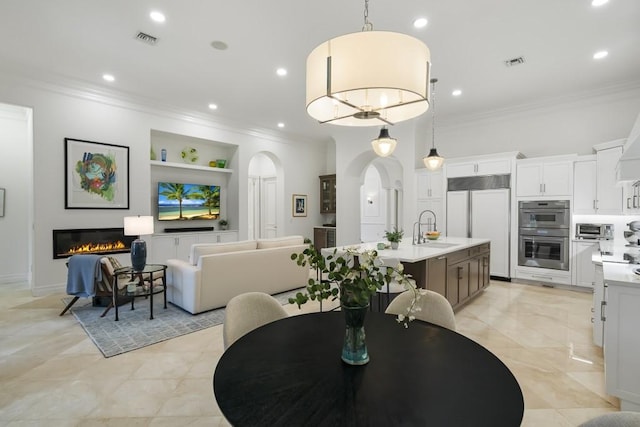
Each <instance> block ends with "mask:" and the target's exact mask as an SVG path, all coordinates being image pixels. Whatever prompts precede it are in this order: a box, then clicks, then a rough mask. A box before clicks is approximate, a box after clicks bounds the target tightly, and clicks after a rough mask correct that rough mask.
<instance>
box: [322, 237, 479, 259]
mask: <svg viewBox="0 0 640 427" xmlns="http://www.w3.org/2000/svg"><path fill="white" fill-rule="evenodd" d="M490 241H491V240H490V239H471V238H466V237H441V238H439V239H438V240H428V241H427V243H423V244H420V245H412V244H411V241H410V240H407V241H402V242H400V246H399V247H398V249H395V250H394V249H382V250H378V249H377V245H378V243H385V244H388V242H387V241H382V242H370V243H360V244H356V245H346V246H338V248H337V249H338V253H340V252H343V251H345V250H346V249H349V248H358V249H359V250H363V251H365V250H370V249H376V250H377V251H378V255H379V256H380V257H381V258H395V259H398V260H399V261H403V262H418V261H423V260H426V259H429V258H436V257H439V256H441V255H445V254H448V253H451V252H456V251H459V250H462V249H468V248H470V247H472V246H477V245H482V244H484V243H489V242H490ZM442 245H447V247H442ZM449 245H450V246H449ZM334 249H336V248H325V249H322V254H323V255H325V256H326V255H328V254H331V253H333V250H334Z"/></svg>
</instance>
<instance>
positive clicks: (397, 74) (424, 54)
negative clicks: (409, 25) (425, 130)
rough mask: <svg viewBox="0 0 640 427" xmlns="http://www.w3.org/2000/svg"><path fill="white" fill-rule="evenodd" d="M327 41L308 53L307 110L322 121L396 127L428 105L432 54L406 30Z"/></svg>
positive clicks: (369, 28) (369, 31)
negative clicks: (404, 32)
mask: <svg viewBox="0 0 640 427" xmlns="http://www.w3.org/2000/svg"><path fill="white" fill-rule="evenodd" d="M368 4H369V1H368V0H365V13H364V22H365V25H364V27H363V28H362V32H359V33H352V34H346V35H343V36H339V37H336V38H333V39H331V40H329V41H326V42H324V43H322V44H321V45H319V46H318V47H316V48H315V49H314V50H313V51H312V52H311V53H310V54H309V56H308V57H307V100H306V102H307V113H308V114H309V115H310V116H311V117H313V118H314V119H316V120H318V121H319V122H320V123H331V124H334V125H342V126H383V125H393V124H395V123H398V122H402V121H404V120H408V119H412V118H414V117H417V116H419V115H421V114H423V113H424V112H425V111H427V110H428V109H429V79H430V77H429V74H430V68H431V63H430V61H431V55H430V52H429V48H427V46H426V45H425V44H424V43H423V42H422V41H420V40H418V39H416V38H414V37H411V36H408V35H406V34H401V33H394V32H389V31H373V24H371V22H369V20H368Z"/></svg>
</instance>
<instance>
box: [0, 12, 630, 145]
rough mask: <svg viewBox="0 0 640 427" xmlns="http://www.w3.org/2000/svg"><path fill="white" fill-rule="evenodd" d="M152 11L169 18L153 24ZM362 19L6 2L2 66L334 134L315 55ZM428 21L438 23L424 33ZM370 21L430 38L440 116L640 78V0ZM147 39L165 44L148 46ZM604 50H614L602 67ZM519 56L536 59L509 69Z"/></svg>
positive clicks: (180, 106)
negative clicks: (319, 103) (321, 116)
mask: <svg viewBox="0 0 640 427" xmlns="http://www.w3.org/2000/svg"><path fill="white" fill-rule="evenodd" d="M152 10H159V11H161V12H163V13H164V14H165V16H166V21H165V22H164V23H162V24H159V23H155V22H153V21H151V20H150V19H149V13H150V12H151V11H152ZM363 12H364V0H322V1H317V2H311V1H306V0H271V1H265V0H245V1H221V0H188V1H176V0H153V1H152V0H135V1H131V0H109V1H99V0H56V1H51V0H2V2H0V39H1V40H2V43H0V71H4V72H9V73H19V74H23V75H26V76H28V77H33V78H37V79H44V80H47V81H53V82H65V83H73V84H75V85H80V86H82V87H92V86H94V85H95V86H96V88H97V89H98V90H101V91H106V92H112V91H116V92H118V93H121V94H124V95H125V96H127V97H132V98H133V99H136V100H139V101H142V102H145V103H149V104H151V105H155V106H160V107H163V108H171V109H173V110H178V111H182V112H187V113H189V114H193V115H197V116H206V117H210V118H212V119H215V120H220V121H222V122H225V123H230V124H234V125H236V124H238V125H240V126H242V127H243V128H248V129H260V130H268V131H271V132H274V133H278V132H286V133H288V135H289V136H292V137H294V138H299V139H301V140H324V139H326V138H328V137H330V135H331V132H332V131H335V126H333V125H326V124H325V125H320V124H318V123H317V122H315V121H314V120H313V119H311V118H310V117H309V116H308V115H307V114H306V111H305V63H306V58H307V55H308V54H309V52H310V51H311V50H312V49H313V48H314V47H316V46H317V45H319V44H320V43H322V42H324V41H326V40H327V39H330V38H333V37H336V36H339V35H343V34H346V33H351V32H357V31H360V30H361V28H362V25H363V23H364V17H363ZM418 17H426V18H427V19H428V21H429V23H428V25H427V27H426V28H423V29H420V30H418V29H415V28H413V25H412V22H413V20H414V19H415V18H418ZM369 20H370V21H371V22H372V23H373V25H374V29H375V30H389V31H396V32H401V33H406V34H409V35H412V36H414V37H417V38H419V39H421V40H422V41H424V42H425V43H426V44H427V46H428V47H429V49H430V50H431V60H432V75H433V77H437V78H438V79H439V83H438V85H437V87H436V92H437V97H436V100H437V112H438V116H439V117H441V118H446V117H453V116H459V115H460V116H462V115H473V114H477V113H486V112H490V111H493V110H502V109H505V108H512V107H514V106H527V105H540V104H541V103H543V104H544V103H545V102H556V101H557V100H558V99H562V98H566V97H572V96H576V95H579V96H583V95H585V94H589V93H591V92H593V91H597V92H599V93H602V92H603V91H605V92H606V91H620V90H624V89H625V88H628V87H634V86H636V87H637V85H638V84H640V1H638V0H610V2H609V3H608V4H606V5H604V6H602V7H599V8H595V7H592V6H591V0H537V1H530V0H447V1H425V0H402V1H398V0H371V1H370V3H369ZM139 31H142V32H144V33H147V34H150V35H152V36H155V37H157V38H158V42H157V43H156V44H155V45H154V46H150V45H148V44H145V43H143V42H141V41H139V40H137V39H136V38H135V36H136V34H137V33H138V32H139ZM213 41H223V42H225V43H226V44H227V45H228V49H226V50H216V49H214V48H213V47H212V46H211V42H213ZM600 50H607V51H608V52H609V55H608V56H607V57H606V58H604V59H602V60H594V59H593V57H592V56H593V54H594V53H595V52H596V51H600ZM518 56H523V57H524V59H525V63H524V64H521V65H518V66H513V67H507V66H505V64H504V61H505V60H508V59H510V58H514V57H518ZM399 66H401V65H400V64H399ZM279 67H285V68H286V69H287V70H288V74H287V76H286V77H279V76H278V75H276V69H277V68H279ZM104 73H111V74H113V75H114V76H115V81H114V82H112V83H107V82H105V81H104V80H102V75H103V74H104ZM454 89H460V90H462V95H461V96H459V97H453V96H452V95H451V92H452V91H453V90H454ZM209 103H215V104H217V105H218V109H217V110H215V111H213V110H210V109H209V108H208V104H209ZM279 122H282V123H284V124H285V127H284V128H282V129H279V128H278V127H277V123H279ZM368 133H371V134H373V133H374V132H371V130H368Z"/></svg>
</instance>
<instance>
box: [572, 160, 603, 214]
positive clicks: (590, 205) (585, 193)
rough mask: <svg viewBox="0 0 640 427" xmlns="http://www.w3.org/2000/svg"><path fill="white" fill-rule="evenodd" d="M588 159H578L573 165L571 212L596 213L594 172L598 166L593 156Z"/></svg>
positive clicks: (595, 172)
mask: <svg viewBox="0 0 640 427" xmlns="http://www.w3.org/2000/svg"><path fill="white" fill-rule="evenodd" d="M588 157H589V160H578V161H577V162H576V163H575V165H574V167H573V213H574V214H582V215H588V214H594V213H596V199H597V196H596V174H597V170H598V167H597V165H596V159H595V156H588Z"/></svg>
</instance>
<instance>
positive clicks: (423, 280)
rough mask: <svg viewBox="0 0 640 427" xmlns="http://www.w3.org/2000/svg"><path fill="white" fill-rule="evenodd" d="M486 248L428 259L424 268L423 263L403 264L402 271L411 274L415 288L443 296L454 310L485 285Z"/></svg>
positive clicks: (488, 251)
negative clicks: (415, 283)
mask: <svg viewBox="0 0 640 427" xmlns="http://www.w3.org/2000/svg"><path fill="white" fill-rule="evenodd" d="M490 249H491V246H490V244H489V243H486V244H482V245H478V246H474V247H471V248H468V249H462V250H459V251H455V252H450V253H448V254H446V255H441V256H439V257H436V258H430V259H428V260H427V261H426V266H425V264H424V261H423V262H422V263H412V264H405V272H408V273H409V274H412V275H413V277H414V279H416V281H417V282H418V283H419V286H421V287H425V288H426V289H429V290H431V291H434V292H437V293H439V294H440V295H443V296H444V297H446V298H447V300H448V301H449V303H451V306H452V307H454V308H456V307H459V306H460V305H462V304H464V303H466V302H467V301H469V300H470V299H471V298H472V297H474V296H475V295H476V294H478V293H479V292H480V291H481V290H483V289H484V288H486V287H487V286H489V280H490V277H489V266H490V259H491V254H490ZM425 267H426V268H425ZM425 270H426V271H425Z"/></svg>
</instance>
